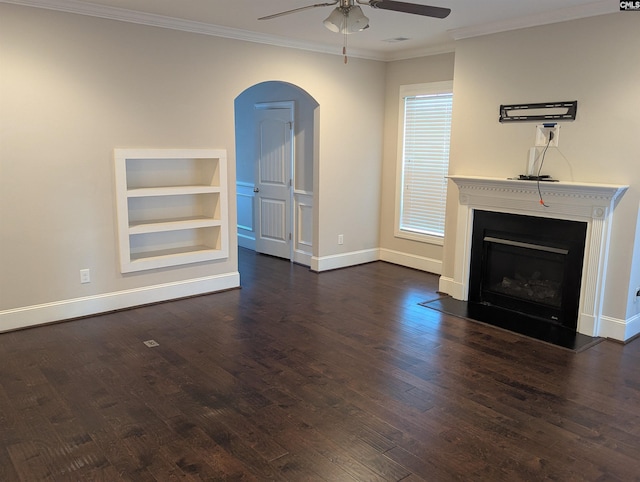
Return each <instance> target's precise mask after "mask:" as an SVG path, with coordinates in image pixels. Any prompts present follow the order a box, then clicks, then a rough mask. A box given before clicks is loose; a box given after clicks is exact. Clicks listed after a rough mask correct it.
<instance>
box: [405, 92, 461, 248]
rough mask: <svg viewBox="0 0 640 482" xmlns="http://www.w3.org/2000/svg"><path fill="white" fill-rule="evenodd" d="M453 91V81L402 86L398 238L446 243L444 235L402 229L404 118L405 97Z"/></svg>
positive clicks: (430, 242)
mask: <svg viewBox="0 0 640 482" xmlns="http://www.w3.org/2000/svg"><path fill="white" fill-rule="evenodd" d="M452 92H453V81H444V82H429V83H425V84H412V85H401V86H400V99H399V104H400V106H399V114H398V153H397V160H396V206H395V207H396V209H395V220H394V235H395V237H397V238H403V239H410V240H413V241H419V242H422V243H429V244H437V245H440V246H442V245H443V244H444V236H435V235H430V234H421V233H416V232H413V231H405V230H401V229H400V220H401V212H400V210H401V207H402V192H403V188H404V186H403V161H404V159H403V158H404V118H405V98H406V97H411V96H415V95H434V94H445V93H452Z"/></svg>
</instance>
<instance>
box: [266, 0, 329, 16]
mask: <svg viewBox="0 0 640 482" xmlns="http://www.w3.org/2000/svg"><path fill="white" fill-rule="evenodd" d="M338 1H339V0H336V1H335V2H329V3H316V4H315V5H307V6H306V7H300V8H294V9H293V10H287V11H285V12H280V13H274V14H273V15H267V16H266V17H260V18H259V19H258V20H270V19H272V18H276V17H282V16H284V15H289V14H291V13H296V12H302V11H303V10H308V9H310V8H316V7H331V6H333V5H335V4H337V3H338Z"/></svg>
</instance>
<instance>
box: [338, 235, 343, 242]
mask: <svg viewBox="0 0 640 482" xmlns="http://www.w3.org/2000/svg"><path fill="white" fill-rule="evenodd" d="M338 244H344V236H343V235H342V234H338Z"/></svg>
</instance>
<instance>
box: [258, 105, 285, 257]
mask: <svg viewBox="0 0 640 482" xmlns="http://www.w3.org/2000/svg"><path fill="white" fill-rule="evenodd" d="M255 112H256V127H257V129H256V132H257V135H258V139H257V151H258V152H257V162H256V188H255V191H256V217H257V219H256V228H257V230H256V251H257V252H259V253H264V254H270V255H272V256H278V257H280V258H286V259H291V256H292V249H291V246H292V243H291V218H292V213H291V197H292V196H291V193H292V192H293V191H292V189H293V188H292V180H291V179H292V169H293V167H292V166H293V136H292V133H293V117H292V116H293V109H291V108H257V109H256V111H255Z"/></svg>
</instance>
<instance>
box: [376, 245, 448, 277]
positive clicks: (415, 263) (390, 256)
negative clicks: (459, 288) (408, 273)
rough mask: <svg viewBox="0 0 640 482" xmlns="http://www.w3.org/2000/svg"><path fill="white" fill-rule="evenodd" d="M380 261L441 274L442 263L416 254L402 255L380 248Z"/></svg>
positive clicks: (398, 252)
mask: <svg viewBox="0 0 640 482" xmlns="http://www.w3.org/2000/svg"><path fill="white" fill-rule="evenodd" d="M380 259H381V260H382V261H386V262H388V263H393V264H398V265H400V266H405V267H407V268H413V269H418V270H420V271H426V272H428V273H434V274H441V273H442V261H440V260H437V259H432V258H425V257H424V256H417V255H415V254H407V253H401V252H400V251H393V250H391V249H384V248H380Z"/></svg>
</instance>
